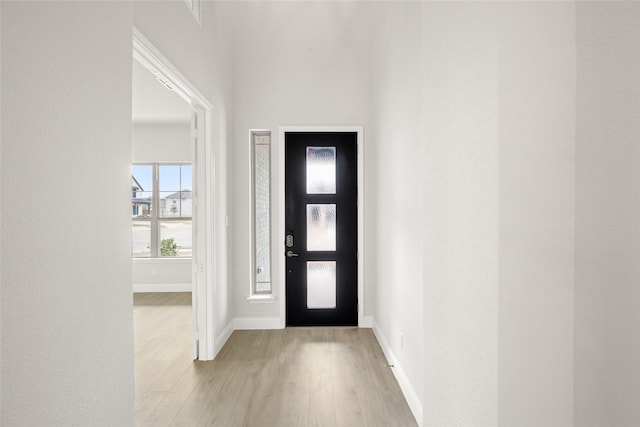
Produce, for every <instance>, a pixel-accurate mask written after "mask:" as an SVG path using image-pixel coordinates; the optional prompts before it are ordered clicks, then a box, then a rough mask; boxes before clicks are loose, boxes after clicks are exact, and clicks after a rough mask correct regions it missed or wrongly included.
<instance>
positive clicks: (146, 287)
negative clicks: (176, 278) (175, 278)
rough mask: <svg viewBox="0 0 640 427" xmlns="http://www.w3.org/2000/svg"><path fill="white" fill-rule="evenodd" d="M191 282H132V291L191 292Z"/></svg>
mask: <svg viewBox="0 0 640 427" xmlns="http://www.w3.org/2000/svg"><path fill="white" fill-rule="evenodd" d="M191 290H192V286H191V283H134V284H133V292H191Z"/></svg>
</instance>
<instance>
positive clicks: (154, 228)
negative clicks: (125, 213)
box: [131, 161, 195, 260]
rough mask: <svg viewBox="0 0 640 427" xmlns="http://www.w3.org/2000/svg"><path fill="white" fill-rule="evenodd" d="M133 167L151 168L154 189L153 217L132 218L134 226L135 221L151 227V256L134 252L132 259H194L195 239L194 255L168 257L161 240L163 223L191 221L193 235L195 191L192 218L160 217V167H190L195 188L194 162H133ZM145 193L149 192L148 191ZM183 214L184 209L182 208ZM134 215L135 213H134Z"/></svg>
mask: <svg viewBox="0 0 640 427" xmlns="http://www.w3.org/2000/svg"><path fill="white" fill-rule="evenodd" d="M133 166H151V171H152V172H151V181H152V189H151V193H152V194H151V215H150V216H149V218H135V217H133V216H132V217H131V221H132V226H133V221H144V222H146V221H148V222H149V227H150V246H151V247H150V255H149V256H134V255H133V251H132V253H131V258H132V259H134V260H158V259H161V260H167V259H181V260H189V259H192V258H193V239H192V255H191V256H179V255H175V256H167V255H161V254H160V248H161V246H162V245H161V240H160V226H161V224H162V223H163V222H178V221H190V222H191V227H192V228H191V234H192V235H193V209H194V208H195V205H194V204H193V197H194V189H193V188H192V189H191V198H192V199H191V200H192V208H191V216H160V167H161V166H190V167H191V187H194V167H193V162H174V161H167V162H131V168H133ZM131 176H133V171H132V172H131ZM145 192H149V191H146V190H145ZM178 192H182V189H179V190H178ZM181 213H182V208H181ZM132 214H133V212H132Z"/></svg>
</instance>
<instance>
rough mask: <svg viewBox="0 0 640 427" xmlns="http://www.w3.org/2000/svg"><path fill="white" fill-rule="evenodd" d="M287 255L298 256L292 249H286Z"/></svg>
mask: <svg viewBox="0 0 640 427" xmlns="http://www.w3.org/2000/svg"><path fill="white" fill-rule="evenodd" d="M287 256H288V257H289V258H291V257H292V256H298V254H294V253H293V251H287Z"/></svg>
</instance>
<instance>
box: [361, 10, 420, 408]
mask: <svg viewBox="0 0 640 427" xmlns="http://www.w3.org/2000/svg"><path fill="white" fill-rule="evenodd" d="M371 7H372V9H373V12H374V15H372V16H373V19H374V21H373V22H372V28H375V31H372V40H373V43H372V50H371V52H372V80H371V91H372V101H371V105H372V109H373V114H372V120H371V123H372V124H371V127H370V129H369V133H368V135H369V142H370V144H369V146H368V147H369V151H368V154H369V160H370V162H369V163H368V164H367V165H366V167H367V168H368V170H370V171H373V172H372V179H371V181H369V184H370V187H369V191H368V193H367V194H368V198H369V200H370V201H371V202H372V203H373V208H372V209H370V210H369V211H367V214H368V225H369V228H368V231H369V232H368V234H367V236H366V238H367V243H368V247H369V248H372V249H373V253H372V254H370V257H369V258H368V260H369V262H370V263H371V265H369V266H368V268H369V274H368V275H367V285H368V286H369V288H368V289H369V291H373V292H375V295H374V298H375V299H374V301H375V302H374V305H373V306H372V307H371V313H372V314H373V318H374V330H375V333H376V336H377V337H378V340H379V341H380V343H381V344H382V348H383V350H385V354H386V356H387V359H388V360H389V362H390V363H392V364H393V365H394V369H393V371H394V373H395V374H396V377H397V378H398V382H399V384H400V386H401V387H402V389H403V391H404V393H405V396H406V397H407V401H408V402H409V405H410V407H411V409H412V411H413V413H414V415H415V417H416V419H418V420H421V419H422V386H423V384H422V377H423V362H424V358H423V328H422V327H423V320H422V306H423V300H422V286H423V278H422V261H423V260H422V241H421V239H420V233H421V230H422V216H423V213H422V209H421V202H422V179H421V176H422V159H421V154H422V132H421V131H422V129H421V127H420V120H421V109H422V94H421V92H420V90H419V89H420V87H421V78H422V75H421V73H420V71H421V69H420V66H421V57H420V55H419V52H420V46H421V44H420V43H421V40H420V35H421V18H420V11H421V6H420V4H419V3H415V2H400V3H397V4H388V3H386V4H385V3H379V4H376V5H374V6H371Z"/></svg>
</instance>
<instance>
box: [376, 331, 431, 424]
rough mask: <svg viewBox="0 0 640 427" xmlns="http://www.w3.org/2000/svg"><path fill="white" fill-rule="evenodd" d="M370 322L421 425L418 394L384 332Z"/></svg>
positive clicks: (392, 370)
mask: <svg viewBox="0 0 640 427" xmlns="http://www.w3.org/2000/svg"><path fill="white" fill-rule="evenodd" d="M372 320H373V319H372ZM372 323H373V333H374V334H375V336H376V338H377V339H378V343H380V347H381V348H382V351H383V353H384V355H385V357H386V358H387V362H389V364H390V365H393V369H391V372H393V375H394V376H395V377H396V380H397V381H398V385H399V386H400V390H402V394H404V398H405V399H407V403H408V404H409V408H410V409H411V412H412V413H413V416H414V417H415V419H416V422H417V423H418V426H422V402H421V401H420V399H419V398H418V394H417V393H416V391H415V390H414V388H413V386H412V385H411V383H410V382H409V379H408V378H407V375H406V374H405V372H404V370H403V369H402V365H400V363H399V362H398V359H397V358H396V356H395V354H393V351H391V347H390V346H389V344H388V342H387V340H386V339H385V337H384V334H383V333H382V331H381V330H380V328H379V327H378V325H377V323H376V322H375V321H372Z"/></svg>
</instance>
